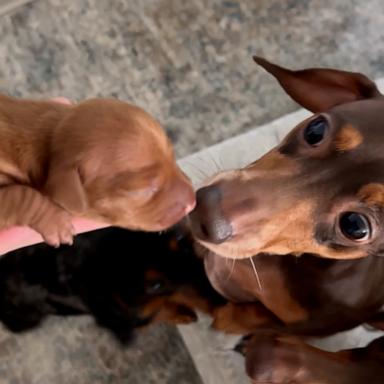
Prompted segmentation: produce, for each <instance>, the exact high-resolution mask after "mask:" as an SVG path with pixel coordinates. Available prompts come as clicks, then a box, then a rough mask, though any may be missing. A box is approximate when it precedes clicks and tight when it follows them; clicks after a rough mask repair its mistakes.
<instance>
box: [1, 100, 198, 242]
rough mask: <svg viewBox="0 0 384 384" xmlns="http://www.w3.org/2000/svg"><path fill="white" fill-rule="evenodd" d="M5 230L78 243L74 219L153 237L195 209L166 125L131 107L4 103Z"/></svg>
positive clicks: (96, 102) (95, 103)
mask: <svg viewBox="0 0 384 384" xmlns="http://www.w3.org/2000/svg"><path fill="white" fill-rule="evenodd" d="M0 185H1V189H0V200H1V206H0V227H1V228H3V227H7V226H13V225H24V226H29V227H31V228H33V229H34V230H36V231H37V232H39V233H40V234H41V235H42V236H43V238H44V240H45V241H46V242H47V243H49V244H51V245H54V246H58V245H59V244H60V243H71V242H72V237H73V229H72V225H71V215H76V216H80V217H85V218H89V219H93V220H97V221H102V222H105V223H108V224H112V225H116V226H120V227H124V228H130V229H141V230H146V231H158V230H163V229H165V228H168V227H170V226H171V225H173V224H175V223H176V222H177V221H179V220H180V219H181V218H182V217H183V216H184V215H185V214H186V213H188V212H189V211H190V210H191V209H192V208H193V206H194V203H195V197H194V192H193V189H192V186H191V184H190V182H189V180H188V179H187V177H186V176H185V175H184V174H183V173H182V171H181V170H180V169H179V168H178V166H177V165H176V163H175V159H174V154H173V150H172V146H171V144H170V142H169V141H168V139H167V137H166V135H165V133H164V131H163V130H162V128H161V127H160V125H159V124H158V123H157V122H156V121H154V120H153V119H152V118H151V117H150V116H149V115H148V114H147V113H146V112H145V111H143V110H142V109H140V108H138V107H135V106H133V105H130V104H128V103H125V102H122V101H118V100H112V99H111V100H109V99H93V100H88V101H85V102H82V103H80V104H78V105H65V104H59V103H56V102H50V101H32V100H18V99H14V98H10V97H7V96H0Z"/></svg>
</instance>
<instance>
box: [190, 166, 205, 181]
mask: <svg viewBox="0 0 384 384" xmlns="http://www.w3.org/2000/svg"><path fill="white" fill-rule="evenodd" d="M187 166H188V167H190V168H191V171H192V172H197V174H196V173H195V176H196V177H197V178H199V179H200V180H201V181H202V180H204V179H206V178H207V177H208V175H207V174H206V173H204V172H203V170H202V169H200V168H199V167H198V166H197V165H196V164H194V163H192V162H188V163H187Z"/></svg>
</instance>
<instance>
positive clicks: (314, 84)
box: [253, 56, 381, 112]
mask: <svg viewBox="0 0 384 384" xmlns="http://www.w3.org/2000/svg"><path fill="white" fill-rule="evenodd" d="M253 59H254V60H255V62H256V63H257V64H259V65H260V66H262V67H263V68H264V69H265V70H266V71H268V72H269V73H270V74H272V75H273V76H274V77H275V78H276V79H277V80H278V82H279V83H280V84H281V86H282V87H283V88H284V89H285V91H286V92H287V93H288V95H289V96H291V97H292V99H293V100H295V101H296V102H297V103H299V104H300V105H301V106H303V107H304V108H306V109H308V110H310V111H312V112H323V111H326V110H328V109H329V108H332V107H334V106H336V105H339V104H344V103H348V102H352V101H356V100H362V99H370V98H373V97H377V96H380V95H381V94H380V92H379V90H378V89H377V88H376V85H375V83H374V82H373V81H371V80H369V79H368V77H366V76H364V75H362V74H360V73H356V72H346V71H339V70H336V69H326V68H312V69H304V70H301V71H292V70H289V69H286V68H283V67H280V66H278V65H276V64H272V63H270V62H269V61H267V60H265V59H263V58H262V57H258V56H254V57H253Z"/></svg>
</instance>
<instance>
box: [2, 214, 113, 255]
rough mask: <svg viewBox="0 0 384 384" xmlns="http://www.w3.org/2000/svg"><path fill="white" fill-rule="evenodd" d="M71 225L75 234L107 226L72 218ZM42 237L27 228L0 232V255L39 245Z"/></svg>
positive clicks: (15, 228) (13, 228) (14, 228)
mask: <svg viewBox="0 0 384 384" xmlns="http://www.w3.org/2000/svg"><path fill="white" fill-rule="evenodd" d="M73 225H74V227H75V230H76V233H83V232H88V231H93V230H95V229H100V228H105V227H108V225H107V224H104V223H99V222H95V221H91V220H86V219H80V218H74V219H73ZM42 241H43V239H42V237H41V236H40V235H39V234H38V233H37V232H35V231H34V230H33V229H30V228H28V227H12V228H8V229H3V230H1V231H0V255H2V254H4V253H7V252H10V251H13V250H14V249H18V248H22V247H26V246H27V245H33V244H37V243H41V242H42Z"/></svg>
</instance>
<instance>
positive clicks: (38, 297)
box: [0, 228, 224, 342]
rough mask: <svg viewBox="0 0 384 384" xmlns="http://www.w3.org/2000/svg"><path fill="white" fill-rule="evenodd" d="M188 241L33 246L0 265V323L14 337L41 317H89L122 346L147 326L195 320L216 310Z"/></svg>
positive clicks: (139, 236)
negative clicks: (110, 333)
mask: <svg viewBox="0 0 384 384" xmlns="http://www.w3.org/2000/svg"><path fill="white" fill-rule="evenodd" d="M223 302H224V299H222V298H221V296H219V295H218V294H217V293H216V292H215V291H214V290H213V288H212V287H211V285H210V283H209V281H208V279H207V277H206V275H205V271H204V266H203V262H202V260H201V259H199V258H198V257H196V256H195V254H194V252H193V247H192V246H191V242H190V240H189V238H188V237H184V234H183V233H181V232H180V231H179V230H177V229H175V230H174V231H170V232H169V233H163V234H161V235H159V234H157V233H156V234H150V233H143V232H130V231H127V230H124V229H119V228H108V229H102V230H98V231H94V232H90V233H86V234H82V235H79V236H78V237H77V238H76V240H75V243H74V245H73V246H72V247H67V246H63V247H61V248H59V249H54V248H50V247H49V246H47V245H45V244H39V245H36V246H31V247H28V248H24V249H20V250H18V251H14V252H11V253H8V254H7V255H5V256H3V257H2V258H0V320H1V321H2V322H3V323H4V324H5V326H6V327H8V328H9V329H10V330H12V331H14V332H21V331H25V330H28V329H32V328H34V327H36V326H38V325H39V324H40V323H41V322H42V321H43V320H44V318H45V317H46V316H47V315H51V314H52V315H60V316H66V315H79V314H90V315H92V316H93V317H94V318H95V320H96V322H97V323H98V324H99V325H100V326H103V327H105V328H107V329H109V330H110V331H112V332H113V334H115V335H116V337H117V338H118V339H119V340H120V341H122V342H127V341H129V340H130V339H131V337H132V335H133V333H134V330H135V329H136V328H141V327H143V326H146V325H149V324H151V323H154V322H167V323H173V324H181V323H189V322H192V321H195V320H196V310H200V311H203V312H211V311H212V310H213V309H214V308H215V307H216V305H218V304H222V303H223Z"/></svg>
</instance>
